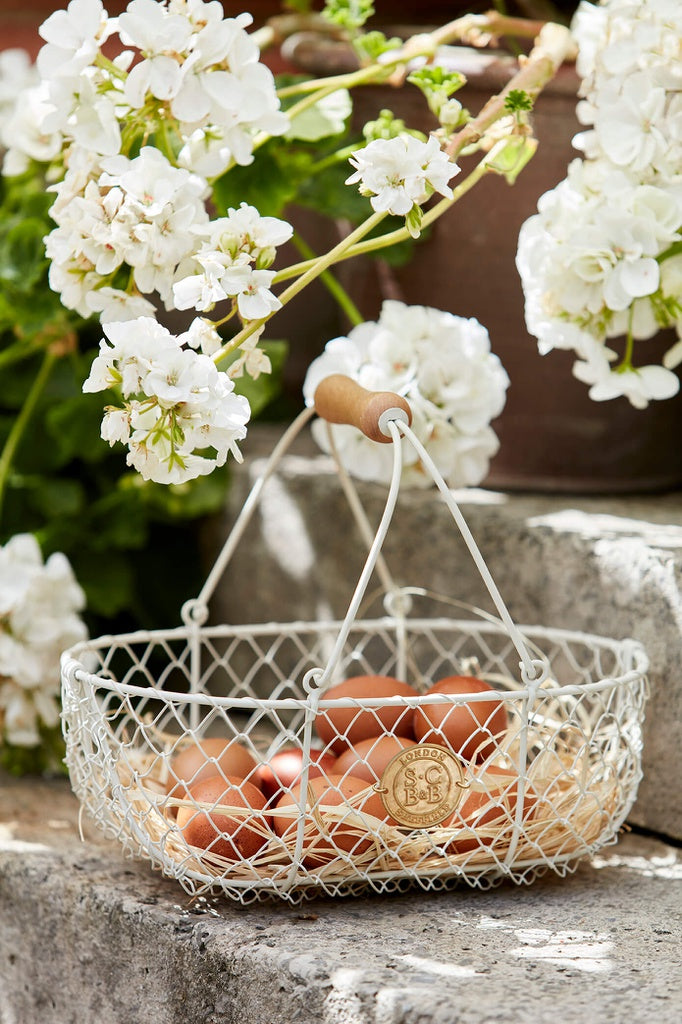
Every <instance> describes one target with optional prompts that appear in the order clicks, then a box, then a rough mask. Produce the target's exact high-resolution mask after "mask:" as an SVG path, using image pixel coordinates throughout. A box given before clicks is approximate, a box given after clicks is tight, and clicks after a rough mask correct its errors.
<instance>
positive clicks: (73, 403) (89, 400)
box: [45, 394, 109, 465]
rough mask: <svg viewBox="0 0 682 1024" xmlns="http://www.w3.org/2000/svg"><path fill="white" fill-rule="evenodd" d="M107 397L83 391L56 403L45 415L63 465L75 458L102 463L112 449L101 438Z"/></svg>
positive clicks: (57, 454)
mask: <svg viewBox="0 0 682 1024" xmlns="http://www.w3.org/2000/svg"><path fill="white" fill-rule="evenodd" d="M103 404H104V402H103V399H102V395H99V394H94V395H91V394H80V395H74V396H73V398H67V399H65V400H64V401H62V402H60V403H59V404H58V405H54V406H52V408H50V409H49V410H48V411H47V414H46V416H45V424H46V426H47V429H48V432H49V434H50V437H51V438H52V443H53V444H54V446H55V452H56V456H57V459H58V461H59V463H60V465H64V464H66V463H67V462H70V461H71V459H74V458H81V459H84V460H85V461H86V462H101V461H102V459H104V458H106V456H107V455H108V452H109V448H108V446H107V444H106V443H105V442H104V441H103V440H102V439H101V437H100V425H101V422H102V415H103Z"/></svg>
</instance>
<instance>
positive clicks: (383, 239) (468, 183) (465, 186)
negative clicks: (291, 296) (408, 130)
mask: <svg viewBox="0 0 682 1024" xmlns="http://www.w3.org/2000/svg"><path fill="white" fill-rule="evenodd" d="M487 172H488V163H487V160H486V159H485V158H484V159H483V160H481V162H480V163H479V164H478V165H477V166H476V167H475V168H474V170H473V171H472V172H471V174H469V175H467V177H466V178H465V179H464V181H462V182H460V184H459V185H458V186H457V187H456V188H454V189H453V190H452V198H451V199H441V201H440V202H439V203H436V205H435V206H432V207H431V209H430V210H428V211H427V212H426V213H425V214H424V216H423V218H422V228H426V227H428V226H429V225H430V224H433V222H434V221H436V220H438V218H439V217H441V216H442V215H443V214H444V213H445V212H446V211H447V210H449V209H450V207H451V206H452V205H453V204H454V203H456V202H457V200H458V199H461V198H462V196H464V195H466V193H467V192H468V191H469V190H470V189H471V188H473V187H474V185H475V184H476V183H477V182H479V181H480V180H481V178H482V177H483V176H484V175H485V174H486V173H487ZM411 237H412V236H411V235H410V232H409V231H408V230H407V228H397V229H396V230H395V231H389V232H387V233H386V234H385V235H377V236H376V238H368V239H367V240H366V241H364V242H358V243H356V244H355V245H353V246H351V247H350V248H349V249H347V250H346V252H345V253H343V254H342V255H341V256H339V258H338V259H337V260H336V262H337V263H340V262H341V261H342V260H348V259H352V258H353V256H361V255H366V254H367V253H371V252H376V251H377V250H379V249H387V248H388V247H389V246H390V245H396V243H398V242H405V241H407V239H408V238H411ZM316 263H317V261H316V260H306V261H305V262H304V263H295V264H292V266H290V267H285V268H284V269H283V270H279V271H278V272H277V273H276V274H275V278H274V281H275V282H279V281H288V280H290V278H292V277H298V275H299V274H303V273H305V272H306V271H308V270H309V269H310V268H311V267H314V266H315V265H316Z"/></svg>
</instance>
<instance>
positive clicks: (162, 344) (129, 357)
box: [83, 317, 179, 397]
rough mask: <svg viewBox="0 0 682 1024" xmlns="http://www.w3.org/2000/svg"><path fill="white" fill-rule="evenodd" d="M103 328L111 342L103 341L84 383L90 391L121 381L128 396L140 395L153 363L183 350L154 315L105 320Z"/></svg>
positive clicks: (86, 389) (112, 385)
mask: <svg viewBox="0 0 682 1024" xmlns="http://www.w3.org/2000/svg"><path fill="white" fill-rule="evenodd" d="M103 330H104V333H105V334H106V335H107V338H108V339H109V341H110V342H111V344H108V343H107V340H106V339H105V338H103V339H102V340H101V341H100V346H99V355H98V356H96V357H95V359H94V360H93V363H92V366H91V367H90V373H89V375H88V377H87V379H86V380H85V381H84V383H83V391H84V392H86V393H87V392H95V391H104V390H105V389H106V388H110V387H115V386H118V385H120V387H121V390H122V393H123V396H124V397H127V396H129V395H136V394H138V393H139V392H141V391H143V390H144V383H145V380H146V378H147V375H148V374H149V373H150V371H151V369H152V365H153V364H154V363H157V364H158V363H161V362H163V361H164V360H165V359H166V358H167V357H171V356H173V355H174V354H175V353H176V352H177V351H178V350H179V346H178V341H177V338H175V336H174V335H172V334H171V333H170V331H169V330H168V329H167V328H166V327H163V326H162V325H161V324H159V323H157V321H156V320H154V318H153V317H138V319H136V320H128V321H122V322H120V323H110V324H104V325H103Z"/></svg>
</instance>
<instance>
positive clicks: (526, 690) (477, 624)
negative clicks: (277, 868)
mask: <svg viewBox="0 0 682 1024" xmlns="http://www.w3.org/2000/svg"><path fill="white" fill-rule="evenodd" d="M396 621H397V620H396V619H395V618H394V617H393V616H382V617H380V618H376V619H357V620H355V622H354V625H353V630H356V629H357V630H372V629H374V630H379V629H386V628H391V627H394V626H395V624H396ZM409 624H410V626H411V627H412V628H419V627H420V626H422V625H423V626H425V627H428V628H429V629H434V628H435V629H439V628H440V629H444V628H449V629H459V630H461V631H463V632H464V631H467V630H468V631H473V632H476V631H479V632H481V633H488V634H498V635H499V634H504V635H507V634H506V630H505V628H504V625H503V624H502V623H498V622H496V621H485V620H482V621H479V620H471V619H451V618H446V617H441V618H437V619H436V618H424V617H420V618H413V619H412V618H411V619H409ZM339 625H340V622H339V621H338V620H328V621H326V622H325V621H322V622H320V621H316V622H311V621H307V620H299V621H291V622H287V623H286V626H285V627H284V628H286V629H287V630H288V631H291V632H306V631H307V632H311V633H313V632H314V633H317V634H319V633H320V631H329V632H333V631H334V630H335V629H337V628H338V627H339ZM282 628H283V624H282V623H275V622H269V623H255V624H253V623H252V624H247V625H226V624H223V625H213V626H195V625H191V626H186V625H185V626H177V627H173V628H170V629H157V630H137V631H134V632H131V633H120V634H108V635H107V634H105V635H102V636H99V637H94V638H92V639H90V640H83V641H80V642H79V643H78V644H75V645H74V646H73V647H71V648H69V649H68V650H66V651H64V653H63V654H62V658H61V675H62V681H63V682H64V683H65V684H68V683H69V682H70V681H71V680H72V679H74V680H76V679H77V680H78V681H79V682H82V683H86V684H88V685H89V686H91V687H93V688H95V687H96V688H99V689H104V690H110V691H112V692H114V693H118V694H121V695H126V696H131V697H138V696H146V697H148V696H149V695H150V692H152V693H153V694H154V698H155V699H157V700H161V701H166V702H167V703H171V702H176V703H179V704H198V705H202V704H207V705H210V706H212V707H224V708H243V709H252V710H257V709H259V708H271V709H285V708H288V709H292V708H304V707H306V706H308V704H309V703H310V697H309V696H306V697H280V698H267V697H250V696H246V695H240V696H236V697H235V696H213V695H210V694H206V693H203V692H201V691H197V692H194V693H178V692H175V691H172V690H165V689H162V688H158V689H157V688H150V687H149V686H136V685H135V684H132V683H121V682H119V681H118V680H115V679H111V678H109V677H107V676H103V675H98V674H97V673H94V672H90V671H88V669H87V668H86V666H85V665H84V664H83V663H82V662H79V661H78V657H79V656H81V655H84V654H87V653H89V652H91V651H96V650H102V649H103V648H105V647H107V646H113V645H114V644H116V645H117V646H124V645H126V644H135V643H143V642H144V643H152V642H154V641H159V642H163V641H169V640H182V639H185V640H188V641H189V640H191V639H197V638H198V639H201V638H202V637H206V638H210V637H213V638H218V637H223V638H224V637H231V636H233V637H239V636H241V635H247V636H248V635H254V636H256V635H261V636H267V635H270V634H273V633H276V632H277V631H278V630H279V631H281V630H282ZM519 629H520V630H521V631H522V632H523V633H524V635H527V636H529V637H533V636H535V637H537V638H542V639H545V640H552V639H553V640H555V641H557V640H558V641H564V642H570V641H573V642H575V643H582V644H585V645H586V646H592V647H594V648H596V649H602V650H604V649H606V650H611V651H612V652H614V653H618V654H626V655H628V656H629V657H630V658H631V660H632V663H633V666H634V667H633V668H632V669H630V670H629V671H627V672H624V673H623V674H622V675H619V676H607V677H605V678H603V679H598V680H594V681H592V682H583V683H577V684H576V683H570V684H562V685H558V684H557V685H554V686H551V685H547V683H545V684H544V685H543V687H542V693H543V694H544V695H547V696H552V697H560V696H568V695H576V694H580V693H594V692H599V691H600V690H603V689H609V688H614V687H616V686H626V685H628V684H629V683H632V682H636V681H639V680H641V679H643V678H644V677H645V675H646V673H647V671H648V668H649V658H648V655H647V653H646V650H645V648H644V646H643V645H642V644H641V643H640V641H638V640H634V639H631V638H624V639H620V640H618V639H614V638H611V637H604V636H600V635H598V634H592V633H585V632H582V631H579V630H567V629H562V628H559V627H548V626H532V625H523V626H520V627H519ZM496 693H499V694H500V696H503V697H506V698H507V699H509V700H511V699H514V700H524V699H527V698H529V697H532V696H533V695H534V694H535V693H536V690H535V689H534V688H532V687H527V686H525V687H523V686H522V687H519V688H518V689H514V690H511V691H505V690H496ZM486 697H488V699H489V695H487V694H485V693H482V694H480V695H468V696H467V699H468V700H471V699H472V698H473V699H474V700H475V699H481V700H483V699H485V698H486ZM444 699H448V698H444V695H442V694H439V695H434V696H432V697H430V698H429V697H425V696H424V695H420V697H419V698H413V697H400V696H399V697H379V698H364V699H361V698H336V699H332V700H330V699H325V698H324V697H320V698H319V700H317V699H316V704H317V703H319V706H320V708H321V709H323V708H324V709H326V708H341V707H360V708H361V707H368V708H371V707H377V706H382V705H385V704H391V705H393V704H395V705H396V706H405V707H409V706H411V705H414V706H416V703H417V702H419V703H420V704H421V703H422V702H426V703H438V702H441V703H442V702H443V700H444ZM450 699H452V698H450ZM455 701H456V698H455Z"/></svg>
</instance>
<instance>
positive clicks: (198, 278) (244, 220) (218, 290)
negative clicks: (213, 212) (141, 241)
mask: <svg viewBox="0 0 682 1024" xmlns="http://www.w3.org/2000/svg"><path fill="white" fill-rule="evenodd" d="M195 233H196V234H197V235H199V236H201V235H204V236H206V237H207V240H206V242H205V243H204V244H203V245H202V246H201V247H200V248H199V249H198V251H197V252H196V254H195V256H194V262H195V264H196V265H197V266H198V267H199V268H200V270H199V271H198V272H196V273H193V274H191V275H189V276H187V277H183V278H181V279H180V280H179V281H177V282H176V284H175V285H174V287H173V300H174V303H175V305H176V307H177V308H178V309H192V308H193V309H196V310H198V311H200V312H206V311H208V310H210V309H213V307H214V306H215V304H216V303H217V302H221V301H222V300H223V299H226V298H236V300H237V308H238V311H239V315H240V316H241V318H242V319H243V320H245V321H249V320H261V319H265V318H266V317H268V316H269V315H270V314H271V313H274V312H276V311H277V310H278V309H279V308H280V306H281V303H280V301H279V299H277V298H276V297H275V296H274V295H273V294H272V292H271V291H270V285H271V284H272V280H273V278H274V272H271V271H268V270H266V269H264V268H265V267H268V266H270V264H271V263H272V262H273V260H274V258H275V255H276V248H277V246H279V245H282V244H283V243H284V242H286V241H287V240H288V239H289V238H290V237H291V235H292V234H293V228H292V226H291V225H290V224H288V223H287V222H286V221H283V220H279V219H277V218H276V217H261V215H260V214H259V213H258V210H256V209H255V207H253V206H248V205H247V204H246V203H242V204H241V206H240V207H239V209H237V210H233V209H230V210H228V212H227V215H226V216H225V217H220V218H218V219H217V220H215V221H213V222H212V223H211V224H210V225H208V226H207V227H206V229H201V228H199V229H196V231H195Z"/></svg>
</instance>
